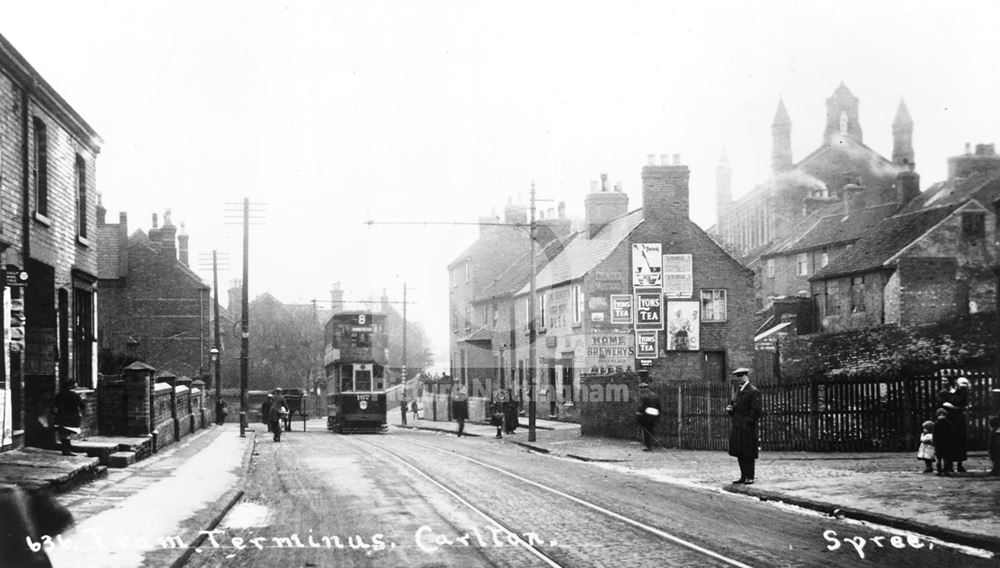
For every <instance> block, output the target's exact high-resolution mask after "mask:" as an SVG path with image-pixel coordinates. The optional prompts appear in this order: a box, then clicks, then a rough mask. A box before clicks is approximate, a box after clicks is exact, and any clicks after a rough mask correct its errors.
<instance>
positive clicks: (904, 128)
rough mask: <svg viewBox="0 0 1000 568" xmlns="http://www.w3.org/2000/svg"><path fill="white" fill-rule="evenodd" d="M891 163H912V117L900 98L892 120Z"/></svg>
mask: <svg viewBox="0 0 1000 568" xmlns="http://www.w3.org/2000/svg"><path fill="white" fill-rule="evenodd" d="M892 163H894V164H899V165H903V164H912V163H913V119H912V118H910V111H909V110H908V109H907V108H906V103H905V102H904V101H902V100H900V101H899V110H897V111H896V118H895V120H893V121H892Z"/></svg>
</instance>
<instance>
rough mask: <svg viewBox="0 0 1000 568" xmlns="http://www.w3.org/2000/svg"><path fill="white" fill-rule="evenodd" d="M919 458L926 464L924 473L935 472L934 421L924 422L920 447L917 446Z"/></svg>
mask: <svg viewBox="0 0 1000 568" xmlns="http://www.w3.org/2000/svg"><path fill="white" fill-rule="evenodd" d="M917 459H918V460H921V461H923V462H924V465H925V466H926V467H925V468H924V473H934V422H932V421H930V420H928V421H926V422H924V423H923V425H922V431H921V432H920V447H919V448H917Z"/></svg>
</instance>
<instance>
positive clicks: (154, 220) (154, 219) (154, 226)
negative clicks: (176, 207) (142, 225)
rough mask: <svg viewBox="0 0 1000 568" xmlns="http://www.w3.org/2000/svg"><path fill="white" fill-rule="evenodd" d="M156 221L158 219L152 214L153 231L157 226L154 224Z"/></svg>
mask: <svg viewBox="0 0 1000 568" xmlns="http://www.w3.org/2000/svg"><path fill="white" fill-rule="evenodd" d="M157 219H158V218H157V216H156V213H153V228H154V229H155V228H156V227H157V224H156V223H157Z"/></svg>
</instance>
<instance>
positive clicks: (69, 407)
mask: <svg viewBox="0 0 1000 568" xmlns="http://www.w3.org/2000/svg"><path fill="white" fill-rule="evenodd" d="M74 388H76V381H75V380H73V379H67V380H66V381H64V382H63V384H62V389H60V390H59V394H57V395H56V398H55V400H54V401H53V408H52V412H53V414H54V420H53V423H54V425H55V427H56V433H57V434H58V436H59V446H60V448H61V449H62V454H63V455H64V456H71V455H73V451H72V449H71V441H70V440H71V439H72V437H73V434H79V433H80V424H81V423H82V422H83V410H84V408H85V407H84V404H83V398H81V397H80V393H78V392H76V391H75V390H73V389H74Z"/></svg>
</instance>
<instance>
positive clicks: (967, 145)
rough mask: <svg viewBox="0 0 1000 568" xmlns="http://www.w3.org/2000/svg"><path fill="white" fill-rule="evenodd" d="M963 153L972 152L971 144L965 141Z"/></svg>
mask: <svg viewBox="0 0 1000 568" xmlns="http://www.w3.org/2000/svg"><path fill="white" fill-rule="evenodd" d="M965 154H966V155H969V154H972V144H969V143H968V142H966V143H965Z"/></svg>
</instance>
